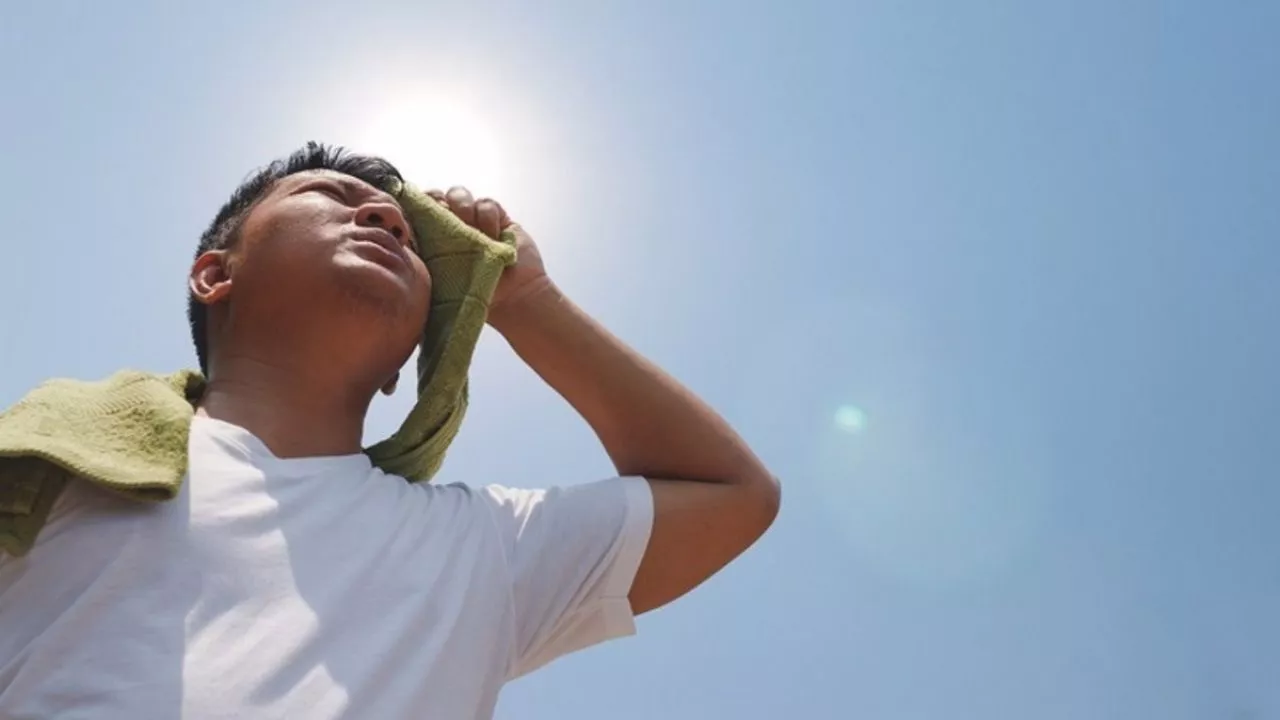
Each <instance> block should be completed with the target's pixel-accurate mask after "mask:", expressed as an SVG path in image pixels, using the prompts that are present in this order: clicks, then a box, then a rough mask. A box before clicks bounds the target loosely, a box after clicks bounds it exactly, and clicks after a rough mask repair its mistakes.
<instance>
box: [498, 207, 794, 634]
mask: <svg viewBox="0 0 1280 720" xmlns="http://www.w3.org/2000/svg"><path fill="white" fill-rule="evenodd" d="M520 232H523V231H520ZM521 244H522V246H523V245H525V244H526V239H525V238H521ZM522 252H523V250H522ZM490 322H491V324H492V325H493V327H494V328H495V329H497V330H498V332H500V333H501V334H502V335H503V336H504V337H505V338H506V339H507V341H508V342H509V343H510V344H511V347H512V348H513V349H514V350H515V351H516V353H517V354H518V355H519V356H520V357H521V358H522V359H523V360H524V361H525V362H526V363H527V364H528V365H529V367H531V368H532V369H533V370H534V371H535V372H536V373H538V375H540V376H541V377H542V378H543V379H544V380H545V381H546V382H547V384H549V385H550V386H551V387H552V388H554V389H555V390H556V391H557V392H558V393H560V395H561V396H563V397H564V398H565V400H567V401H568V402H569V404H570V405H572V406H573V408H574V409H575V410H577V411H578V413H579V414H581V415H582V417H583V418H584V419H585V420H586V421H587V423H588V424H590V426H591V428H592V429H593V430H594V431H595V433H596V435H597V436H598V437H599V438H600V441H601V443H602V444H603V445H604V448H605V450H606V451H607V452H608V453H609V457H610V458H611V459H612V460H613V464H614V466H615V467H616V468H617V471H618V473H619V474H620V475H624V476H642V477H644V478H646V479H648V480H649V484H650V487H651V488H652V490H653V500H654V522H653V530H652V533H651V536H650V540H649V545H648V548H647V550H646V551H645V554H644V559H643V560H642V561H641V564H640V569H639V571H638V572H637V574H636V578H635V582H634V583H633V585H632V588H631V592H630V596H629V598H630V601H631V607H632V610H633V612H635V613H636V614H639V613H642V612H646V611H648V610H652V609H654V608H657V607H660V606H662V605H664V604H666V603H668V602H670V601H672V600H674V599H676V598H678V597H680V596H681V595H683V594H685V593H687V592H688V591H690V590H692V589H693V588H694V587H696V586H697V585H699V584H700V583H702V582H703V581H704V580H706V579H707V578H708V577H710V576H711V575H712V574H714V573H715V572H717V571H718V570H720V568H722V567H724V566H725V565H726V564H728V563H729V562H730V561H731V560H733V559H734V558H735V557H737V556H738V555H739V554H741V553H742V552H743V551H744V550H746V549H747V548H748V547H750V546H751V544H752V543H754V542H755V541H756V539H758V538H759V537H760V536H761V535H762V534H763V533H764V532H765V530H767V529H768V527H769V525H770V524H771V523H772V522H773V519H774V517H775V516H776V515H777V512H778V505H779V500H780V489H779V486H778V482H777V480H776V479H775V478H774V477H773V476H772V475H771V474H770V473H769V471H768V470H767V469H765V467H764V466H763V465H762V464H761V462H760V460H759V459H757V458H756V456H755V455H754V454H753V453H752V452H751V450H750V449H749V448H748V447H747V446H746V443H744V442H743V440H742V438H741V437H739V436H738V434H737V433H736V432H734V431H733V429H732V428H730V427H729V425H728V423H726V422H725V421H724V419H722V418H721V417H720V416H719V415H718V414H717V413H716V412H715V411H714V410H712V409H711V408H710V407H708V406H707V405H706V404H705V403H704V402H702V401H701V400H699V399H698V398H697V397H696V396H694V395H693V393H691V392H690V391H689V390H688V389H686V388H685V387H683V386H682V385H680V383H678V382H677V381H676V380H675V379H673V378H672V377H670V376H669V375H667V374H666V373H665V372H663V371H662V370H661V369H659V368H658V367H656V366H655V365H653V364H652V363H650V362H649V361H648V360H646V359H645V358H643V357H641V356H640V355H639V354H638V353H637V352H635V351H634V350H632V349H631V348H629V347H627V346H626V345H625V344H624V343H623V342H622V341H621V340H619V339H618V338H616V337H614V336H613V335H612V334H610V333H609V331H608V330H606V329H605V328H604V327H602V326H601V325H600V324H599V323H597V322H596V321H595V320H593V319H592V318H591V317H589V316H588V315H587V314H586V313H585V312H583V311H582V310H581V309H580V308H578V307H577V306H576V305H574V304H573V303H572V302H571V301H570V300H569V299H568V298H566V297H565V296H564V294H563V293H562V292H561V291H560V290H559V289H558V288H557V287H556V285H555V284H554V283H552V282H551V281H549V280H545V279H542V280H541V281H539V282H530V283H528V286H527V287H526V288H525V292H523V293H522V294H521V295H520V296H519V297H518V298H515V297H513V298H509V300H508V301H506V302H504V304H503V305H502V306H500V308H499V309H498V310H497V311H496V312H495V313H494V314H493V315H491V318H490Z"/></svg>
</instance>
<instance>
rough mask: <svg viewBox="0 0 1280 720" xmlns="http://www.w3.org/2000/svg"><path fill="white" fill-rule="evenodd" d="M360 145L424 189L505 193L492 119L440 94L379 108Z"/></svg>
mask: <svg viewBox="0 0 1280 720" xmlns="http://www.w3.org/2000/svg"><path fill="white" fill-rule="evenodd" d="M359 147H360V148H361V149H362V150H366V151H368V152H371V153H374V154H377V155H382V156H383V157H386V158H387V159H388V160H390V161H391V162H392V163H393V164H394V165H395V166H396V167H398V168H400V171H401V172H402V173H404V176H405V178H406V179H407V180H408V181H409V182H411V183H413V184H414V185H417V186H418V187H420V188H422V189H424V190H425V189H431V188H438V189H441V190H447V189H448V188H450V187H452V186H454V185H465V186H466V187H468V188H470V189H471V191H472V192H473V193H475V194H476V196H477V197H480V196H494V197H502V196H503V194H504V192H505V191H506V190H508V188H506V187H505V186H504V182H505V179H504V177H503V172H502V168H503V164H504V157H503V153H502V148H501V146H500V145H499V142H498V134H497V131H496V128H495V127H494V125H493V123H492V118H491V117H489V116H482V115H481V114H479V113H477V112H475V111H474V110H473V109H472V108H470V107H468V106H467V105H466V104H465V103H462V102H459V101H458V100H456V99H453V98H450V97H448V96H446V95H444V94H441V93H422V94H416V95H415V96H414V97H413V98H412V99H408V100H404V101H401V102H399V103H396V104H392V105H391V106H388V107H385V108H381V109H380V110H379V111H378V112H376V113H375V114H374V115H373V116H372V117H371V119H370V122H369V125H368V127H367V129H366V130H365V131H364V133H363V137H362V138H361V141H360V144H359Z"/></svg>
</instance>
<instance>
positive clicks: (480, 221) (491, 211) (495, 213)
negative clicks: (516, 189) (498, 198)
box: [475, 198, 506, 240]
mask: <svg viewBox="0 0 1280 720" xmlns="http://www.w3.org/2000/svg"><path fill="white" fill-rule="evenodd" d="M475 207H476V229H477V230H479V231H480V232H482V233H484V234H485V235H488V236H489V237H490V238H493V239H494V240H497V239H498V236H499V235H501V234H502V218H503V216H504V215H506V213H505V212H503V210H502V206H501V205H499V204H498V203H497V202H495V201H493V200H490V199H489V198H484V199H482V200H479V201H477V202H476V205H475Z"/></svg>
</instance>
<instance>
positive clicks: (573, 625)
mask: <svg viewBox="0 0 1280 720" xmlns="http://www.w3.org/2000/svg"><path fill="white" fill-rule="evenodd" d="M480 496H481V497H483V498H484V499H485V500H486V502H487V503H488V504H489V505H490V507H491V509H492V514H493V517H494V519H495V522H496V524H497V529H498V532H499V534H500V535H501V537H502V542H503V548H504V551H505V554H506V560H507V565H508V567H509V569H510V574H511V597H512V606H513V616H514V632H515V641H514V642H515V652H514V653H513V657H512V660H511V667H510V669H509V671H508V677H509V678H516V677H519V676H521V675H524V674H525V673H528V672H530V671H532V670H535V669H537V668H539V667H541V666H543V665H545V664H547V663H549V662H551V661H552V660H554V659H556V658H558V657H560V656H562V655H566V654H568V653H571V652H574V651H576V650H580V649H582V648H585V647H588V646H590V645H594V644H596V643H600V642H604V641H605V640H610V639H613V638H617V637H623V636H626V635H632V634H634V633H635V620H634V617H633V615H632V612H631V603H630V601H629V600H628V599H627V595H628V593H630V591H631V583H632V580H634V579H635V575H636V570H637V569H638V568H639V566H640V559H641V558H642V557H643V556H644V550H645V547H646V546H647V545H648V544H649V533H650V532H651V530H652V527H653V496H652V493H651V491H650V489H649V484H648V482H647V481H645V480H644V479H643V478H612V479H609V480H601V481H598V482H593V483H587V484H584V485H573V486H567V487H558V488H552V489H547V490H518V489H513V488H507V487H502V486H499V485H490V486H488V487H486V488H484V491H483V492H482V493H480Z"/></svg>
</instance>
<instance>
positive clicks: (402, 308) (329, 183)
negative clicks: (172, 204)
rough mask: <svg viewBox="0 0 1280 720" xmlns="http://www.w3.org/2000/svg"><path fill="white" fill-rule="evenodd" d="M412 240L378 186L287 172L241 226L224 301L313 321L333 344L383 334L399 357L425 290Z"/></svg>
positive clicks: (415, 326)
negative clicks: (331, 334)
mask: <svg viewBox="0 0 1280 720" xmlns="http://www.w3.org/2000/svg"><path fill="white" fill-rule="evenodd" d="M415 242H416V241H415V240H414V238H413V234H412V230H411V229H410V225H409V223H408V221H407V219H406V218H405V216H404V214H403V212H402V211H401V209H400V207H399V205H398V204H397V203H396V201H395V200H394V199H393V198H392V197H391V196H390V195H388V194H386V193H384V192H382V191H381V190H378V189H376V188H374V187H373V186H371V185H368V184H367V183H364V182H362V181H360V180H357V179H355V178H353V177H350V176H348V175H343V174H341V173H337V172H332V171H327V170H317V171H308V172H303V173H298V174H295V175H290V176H289V177H286V178H284V179H283V180H281V181H280V182H278V183H277V184H276V185H275V187H274V188H272V190H271V191H270V192H269V193H268V195H267V196H266V197H265V198H263V199H262V200H261V201H260V202H259V203H258V204H257V205H256V206H255V207H254V208H253V210H252V211H250V213H249V216H248V217H247V218H246V219H245V222H244V224H243V225H242V227H241V231H240V236H239V239H238V242H237V243H236V246H235V248H234V250H233V251H232V254H233V258H232V262H233V263H234V270H233V272H232V278H233V290H232V295H231V300H232V302H233V303H235V304H238V305H239V306H240V308H241V309H242V310H243V309H244V308H249V309H251V310H252V311H253V312H254V313H255V314H256V313H258V312H261V313H262V314H263V317H265V318H268V319H270V321H271V322H273V323H274V322H279V323H319V324H320V327H319V328H318V329H319V330H321V331H324V330H328V329H331V330H332V331H334V333H335V335H336V337H334V342H338V343H341V342H368V341H370V340H372V341H375V342H379V343H381V342H383V341H385V342H387V343H388V347H387V350H388V352H391V351H393V350H394V351H395V353H396V354H397V355H401V354H402V355H403V358H401V361H403V359H404V358H407V357H408V355H409V354H410V353H411V352H412V350H413V347H414V346H415V345H416V343H417V339H418V337H419V336H420V334H421V332H422V328H423V325H424V323H425V322H426V315H427V308H428V305H429V301H430V294H431V278H430V276H429V275H428V273H427V268H426V266H425V265H424V264H423V262H422V259H421V258H420V257H419V256H418V253H417V252H416V249H415V245H414V243H415ZM352 319H354V322H349V320H352ZM297 329H300V328H298V327H297V326H296V325H295V326H294V327H293V328H291V330H297ZM344 335H345V337H343V336H344ZM353 335H359V336H362V337H353Z"/></svg>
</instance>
